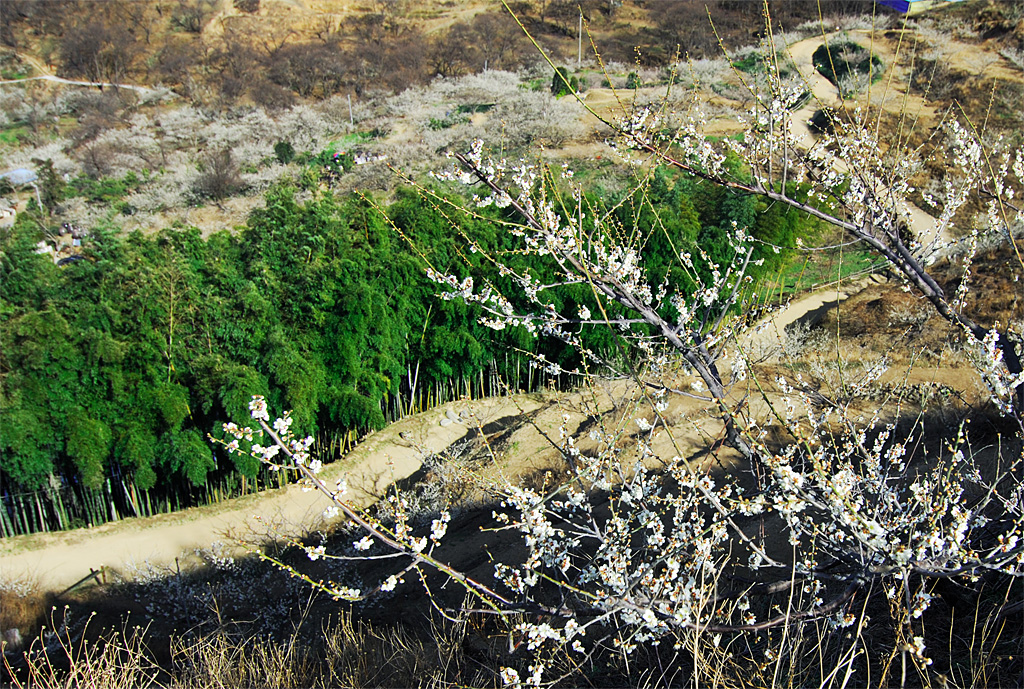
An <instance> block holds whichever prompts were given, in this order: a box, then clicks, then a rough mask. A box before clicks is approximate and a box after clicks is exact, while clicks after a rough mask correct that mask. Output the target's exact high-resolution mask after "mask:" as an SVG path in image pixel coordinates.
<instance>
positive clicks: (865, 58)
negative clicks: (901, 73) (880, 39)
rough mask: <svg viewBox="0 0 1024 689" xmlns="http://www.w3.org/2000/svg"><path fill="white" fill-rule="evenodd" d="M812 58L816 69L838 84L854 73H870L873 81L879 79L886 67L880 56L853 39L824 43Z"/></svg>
mask: <svg viewBox="0 0 1024 689" xmlns="http://www.w3.org/2000/svg"><path fill="white" fill-rule="evenodd" d="M811 60H812V61H813V63H814V69H816V70H817V71H818V73H819V74H821V75H822V76H823V77H825V78H826V79H828V80H829V81H831V82H832V83H833V84H835V85H836V86H839V82H840V80H842V79H843V78H844V77H846V76H848V75H850V74H854V73H856V74H864V75H870V77H871V81H872V82H875V81H878V80H879V79H881V78H882V72H883V71H884V69H885V68H884V65H883V63H882V59H881V58H880V57H878V56H877V55H874V54H872V53H870V52H869V51H868V50H867V48H864V47H862V46H859V45H857V44H856V43H853V42H852V41H841V42H838V43H833V44H831V45H830V44H827V43H826V44H822V45H821V46H820V47H819V48H818V49H817V50H815V51H814V55H813V56H812V57H811Z"/></svg>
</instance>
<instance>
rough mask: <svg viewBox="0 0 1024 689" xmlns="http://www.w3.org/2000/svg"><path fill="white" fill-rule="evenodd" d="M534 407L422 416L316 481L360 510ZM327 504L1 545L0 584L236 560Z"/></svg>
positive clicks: (271, 502)
mask: <svg viewBox="0 0 1024 689" xmlns="http://www.w3.org/2000/svg"><path fill="white" fill-rule="evenodd" d="M517 405H518V406H517ZM540 405H541V403H540V402H539V401H538V400H537V399H536V398H535V397H534V396H519V397H518V398H517V399H516V400H515V401H513V400H512V399H510V398H497V397H496V398H488V399H484V400H475V401H472V402H468V401H464V402H456V403H451V404H448V405H445V406H444V407H439V408H437V409H433V410H431V411H428V412H424V413H422V414H419V415H417V416H414V417H411V418H408V419H404V420H402V421H400V422H398V423H395V424H393V425H391V426H389V427H388V428H386V429H384V430H382V431H379V432H378V433H375V434H373V435H371V436H370V437H369V438H367V439H366V440H365V441H364V442H363V443H362V444H361V445H360V446H359V447H358V448H357V449H356V450H354V451H353V452H352V453H350V454H349V455H348V456H347V457H345V458H344V459H342V460H340V461H338V462H335V463H333V464H330V465H328V466H327V467H325V469H324V474H323V475H324V479H325V481H326V482H327V483H328V485H333V484H334V482H335V481H336V480H337V479H339V478H342V477H345V478H346V480H347V482H348V484H349V486H350V494H351V500H352V502H354V503H356V504H357V505H365V504H368V503H369V502H371V501H372V500H373V499H374V497H373V496H374V495H375V494H376V495H379V494H380V493H382V492H383V490H384V489H385V488H386V487H387V486H388V485H390V484H391V483H393V482H394V481H397V480H400V479H402V478H406V477H408V476H410V475H411V474H413V473H414V472H415V471H416V470H417V469H419V467H420V458H421V456H422V453H423V452H438V451H441V450H443V449H444V448H446V447H448V446H449V445H451V444H452V443H454V442H456V441H457V440H459V439H460V438H462V437H463V436H465V435H466V433H467V432H468V430H469V426H474V427H475V426H477V425H485V424H488V423H491V422H493V421H497V420H499V419H502V418H505V417H508V416H514V415H518V414H519V413H520V411H519V410H520V408H521V409H523V410H525V411H527V412H529V411H532V410H535V409H537V408H538V407H539V406H540ZM447 412H451V414H452V415H454V416H456V417H457V418H461V417H460V416H459V415H460V413H461V412H465V413H466V414H467V417H466V418H465V420H464V421H459V422H451V420H450V419H448V417H447V416H446V413H447ZM446 422H447V423H446ZM442 423H445V425H441V424H442ZM328 505H329V502H328V500H327V498H326V497H324V496H323V495H321V494H319V493H316V492H303V491H302V489H301V488H300V487H298V486H289V487H287V488H284V489H279V490H270V491H264V492H263V493H260V494H258V495H251V496H246V497H243V498H239V499H237V500H231V501H227V502H225V503H221V504H220V505H214V506H211V507H205V508H195V509H190V510H184V511H182V512H179V513H175V514H169V515H159V516H156V517H150V518H141V519H126V520H123V521H120V522H114V523H111V524H105V525H103V526H99V527H95V528H91V529H77V530H74V531H68V532H62V533H51V534H32V535H29V536H18V537H15V538H8V539H3V540H0V581H12V580H27V581H29V582H32V583H34V584H36V585H37V586H39V587H40V588H41V589H44V590H62V589H64V588H66V587H68V586H70V585H72V584H74V583H75V582H77V581H79V580H80V579H82V577H84V576H86V575H88V574H89V572H90V569H99V568H100V567H101V566H105V567H108V568H110V569H111V570H112V571H113V572H114V573H120V574H122V575H124V576H130V575H131V574H132V573H133V571H139V570H143V569H146V568H148V567H155V568H171V567H173V566H174V565H175V562H176V561H177V560H178V559H179V558H184V559H187V558H189V557H190V556H194V554H195V552H196V551H197V550H201V549H209V548H211V546H212V545H214V544H217V543H222V544H224V545H225V547H226V550H225V552H227V553H238V552H244V551H243V549H242V548H241V547H238V546H233V545H232V543H233V539H234V538H244V539H247V540H252V539H254V538H260V537H266V536H269V535H270V534H271V532H273V533H274V534H279V535H281V536H300V535H302V534H304V533H307V532H308V531H310V530H315V529H316V528H318V527H319V526H322V525H323V523H324V519H323V510H324V509H325V508H326V507H328Z"/></svg>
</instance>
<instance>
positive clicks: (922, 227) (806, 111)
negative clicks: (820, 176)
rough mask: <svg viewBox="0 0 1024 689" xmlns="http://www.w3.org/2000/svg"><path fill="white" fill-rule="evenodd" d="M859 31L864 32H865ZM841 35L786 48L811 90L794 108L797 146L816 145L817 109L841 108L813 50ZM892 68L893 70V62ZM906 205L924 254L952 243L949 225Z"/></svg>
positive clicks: (840, 165)
mask: <svg viewBox="0 0 1024 689" xmlns="http://www.w3.org/2000/svg"><path fill="white" fill-rule="evenodd" d="M855 33H856V32H855ZM859 33H861V34H865V33H866V32H859ZM842 38H843V33H841V32H836V33H831V34H827V35H825V36H814V37H812V38H807V39H804V40H802V41H798V42H796V43H793V44H792V45H790V46H789V47H787V48H786V54H787V55H788V56H789V58H790V60H792V62H793V64H794V66H795V67H796V69H797V71H798V72H799V73H800V77H801V78H802V79H803V80H804V83H806V84H807V88H808V90H809V91H810V92H811V98H810V99H809V100H808V101H807V103H806V104H805V105H804V106H803V107H802V108H800V109H799V110H796V111H794V112H793V114H792V116H791V118H790V131H791V132H792V134H793V136H794V138H795V139H796V141H797V145H798V146H799V147H800V148H802V149H803V150H805V151H808V150H810V149H811V148H813V147H814V146H815V145H816V144H817V138H816V137H815V135H814V133H813V132H812V131H811V130H810V128H809V127H808V126H807V123H808V122H809V121H810V119H811V117H812V116H813V115H814V113H815V111H817V110H819V109H821V108H823V107H838V106H840V105H842V100H841V99H840V97H839V92H838V90H837V89H836V87H835V86H833V85H832V82H830V81H829V80H828V79H826V78H825V77H823V76H822V75H821V74H819V73H818V71H817V70H816V69H814V51H815V50H817V49H818V48H819V47H820V46H821V45H822V44H823V43H824V42H826V41H829V42H834V41H839V40H842ZM864 38H865V36H864V35H862V36H861V37H860V42H861V43H864V40H863V39H864ZM876 48H877V47H876V46H872V49H876ZM889 69H893V66H892V65H891V64H890V65H889ZM880 83H882V82H880ZM880 88H881V87H877V88H876V89H875V90H876V91H877V90H879V89H880ZM904 88H905V85H904ZM886 90H888V87H886ZM883 99H884V96H883ZM835 167H836V169H837V171H838V172H842V173H844V174H846V173H849V172H850V167H849V165H847V164H846V161H843V160H837V161H836V165H835ZM905 205H906V210H907V214H908V216H909V217H908V221H909V225H910V230H911V231H912V232H913V233H914V236H915V237H917V239H918V241H919V242H920V243H921V246H923V247H925V249H924V253H925V255H926V256H930V255H932V254H933V253H934V252H935V247H937V246H948V245H949V244H951V240H952V238H951V237H950V235H949V228H948V225H943V226H941V227H940V226H939V224H938V223H937V222H936V220H935V218H934V217H932V216H931V215H930V214H928V213H927V212H925V211H924V210H922V209H921V208H919V207H918V206H916V205H914V204H913V203H911V202H910V201H909V200H906V201H905Z"/></svg>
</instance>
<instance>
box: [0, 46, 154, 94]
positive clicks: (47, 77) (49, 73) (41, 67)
mask: <svg viewBox="0 0 1024 689" xmlns="http://www.w3.org/2000/svg"><path fill="white" fill-rule="evenodd" d="M16 54H17V56H18V59H19V60H21V61H22V62H25V63H27V64H29V65H31V66H32V69H34V70H35V71H37V72H39V75H38V76H34V77H23V78H21V79H7V80H0V86H5V85H9V84H24V83H26V82H29V81H49V82H52V83H55V84H66V85H68V86H86V87H95V88H100V89H103V88H112V89H125V90H128V91H135V92H137V93H139V94H142V95H143V96H153V97H160V98H163V97H166V96H167V95H173V93H172V92H171V91H170V89H155V88H151V87H149V86H135V85H134V84H116V83H113V82H109V81H77V80H74V79H64V78H63V77H58V76H57V75H56V74H54V73H53V70H51V69H50V68H49V66H48V65H46V64H44V63H43V61H42V60H40V59H38V58H36V57H33V56H31V55H25V54H24V53H16Z"/></svg>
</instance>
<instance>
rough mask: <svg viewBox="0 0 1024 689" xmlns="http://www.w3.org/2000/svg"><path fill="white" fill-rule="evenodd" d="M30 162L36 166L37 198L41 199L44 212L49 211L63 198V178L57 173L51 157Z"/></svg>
mask: <svg viewBox="0 0 1024 689" xmlns="http://www.w3.org/2000/svg"><path fill="white" fill-rule="evenodd" d="M32 162H33V163H34V164H35V166H36V175H37V176H38V177H39V181H38V182H37V183H36V184H37V186H38V188H39V198H40V199H41V200H42V202H43V208H44V209H45V210H46V212H47V213H51V212H52V211H53V208H54V207H55V206H56V205H57V204H58V203H60V202H61V201H62V200H64V187H65V184H64V179H63V178H62V177H61V176H60V175H59V174H57V170H56V169H55V168H54V167H53V161H52V160H51V159H49V158H47V159H46V160H38V159H33V160H32Z"/></svg>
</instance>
